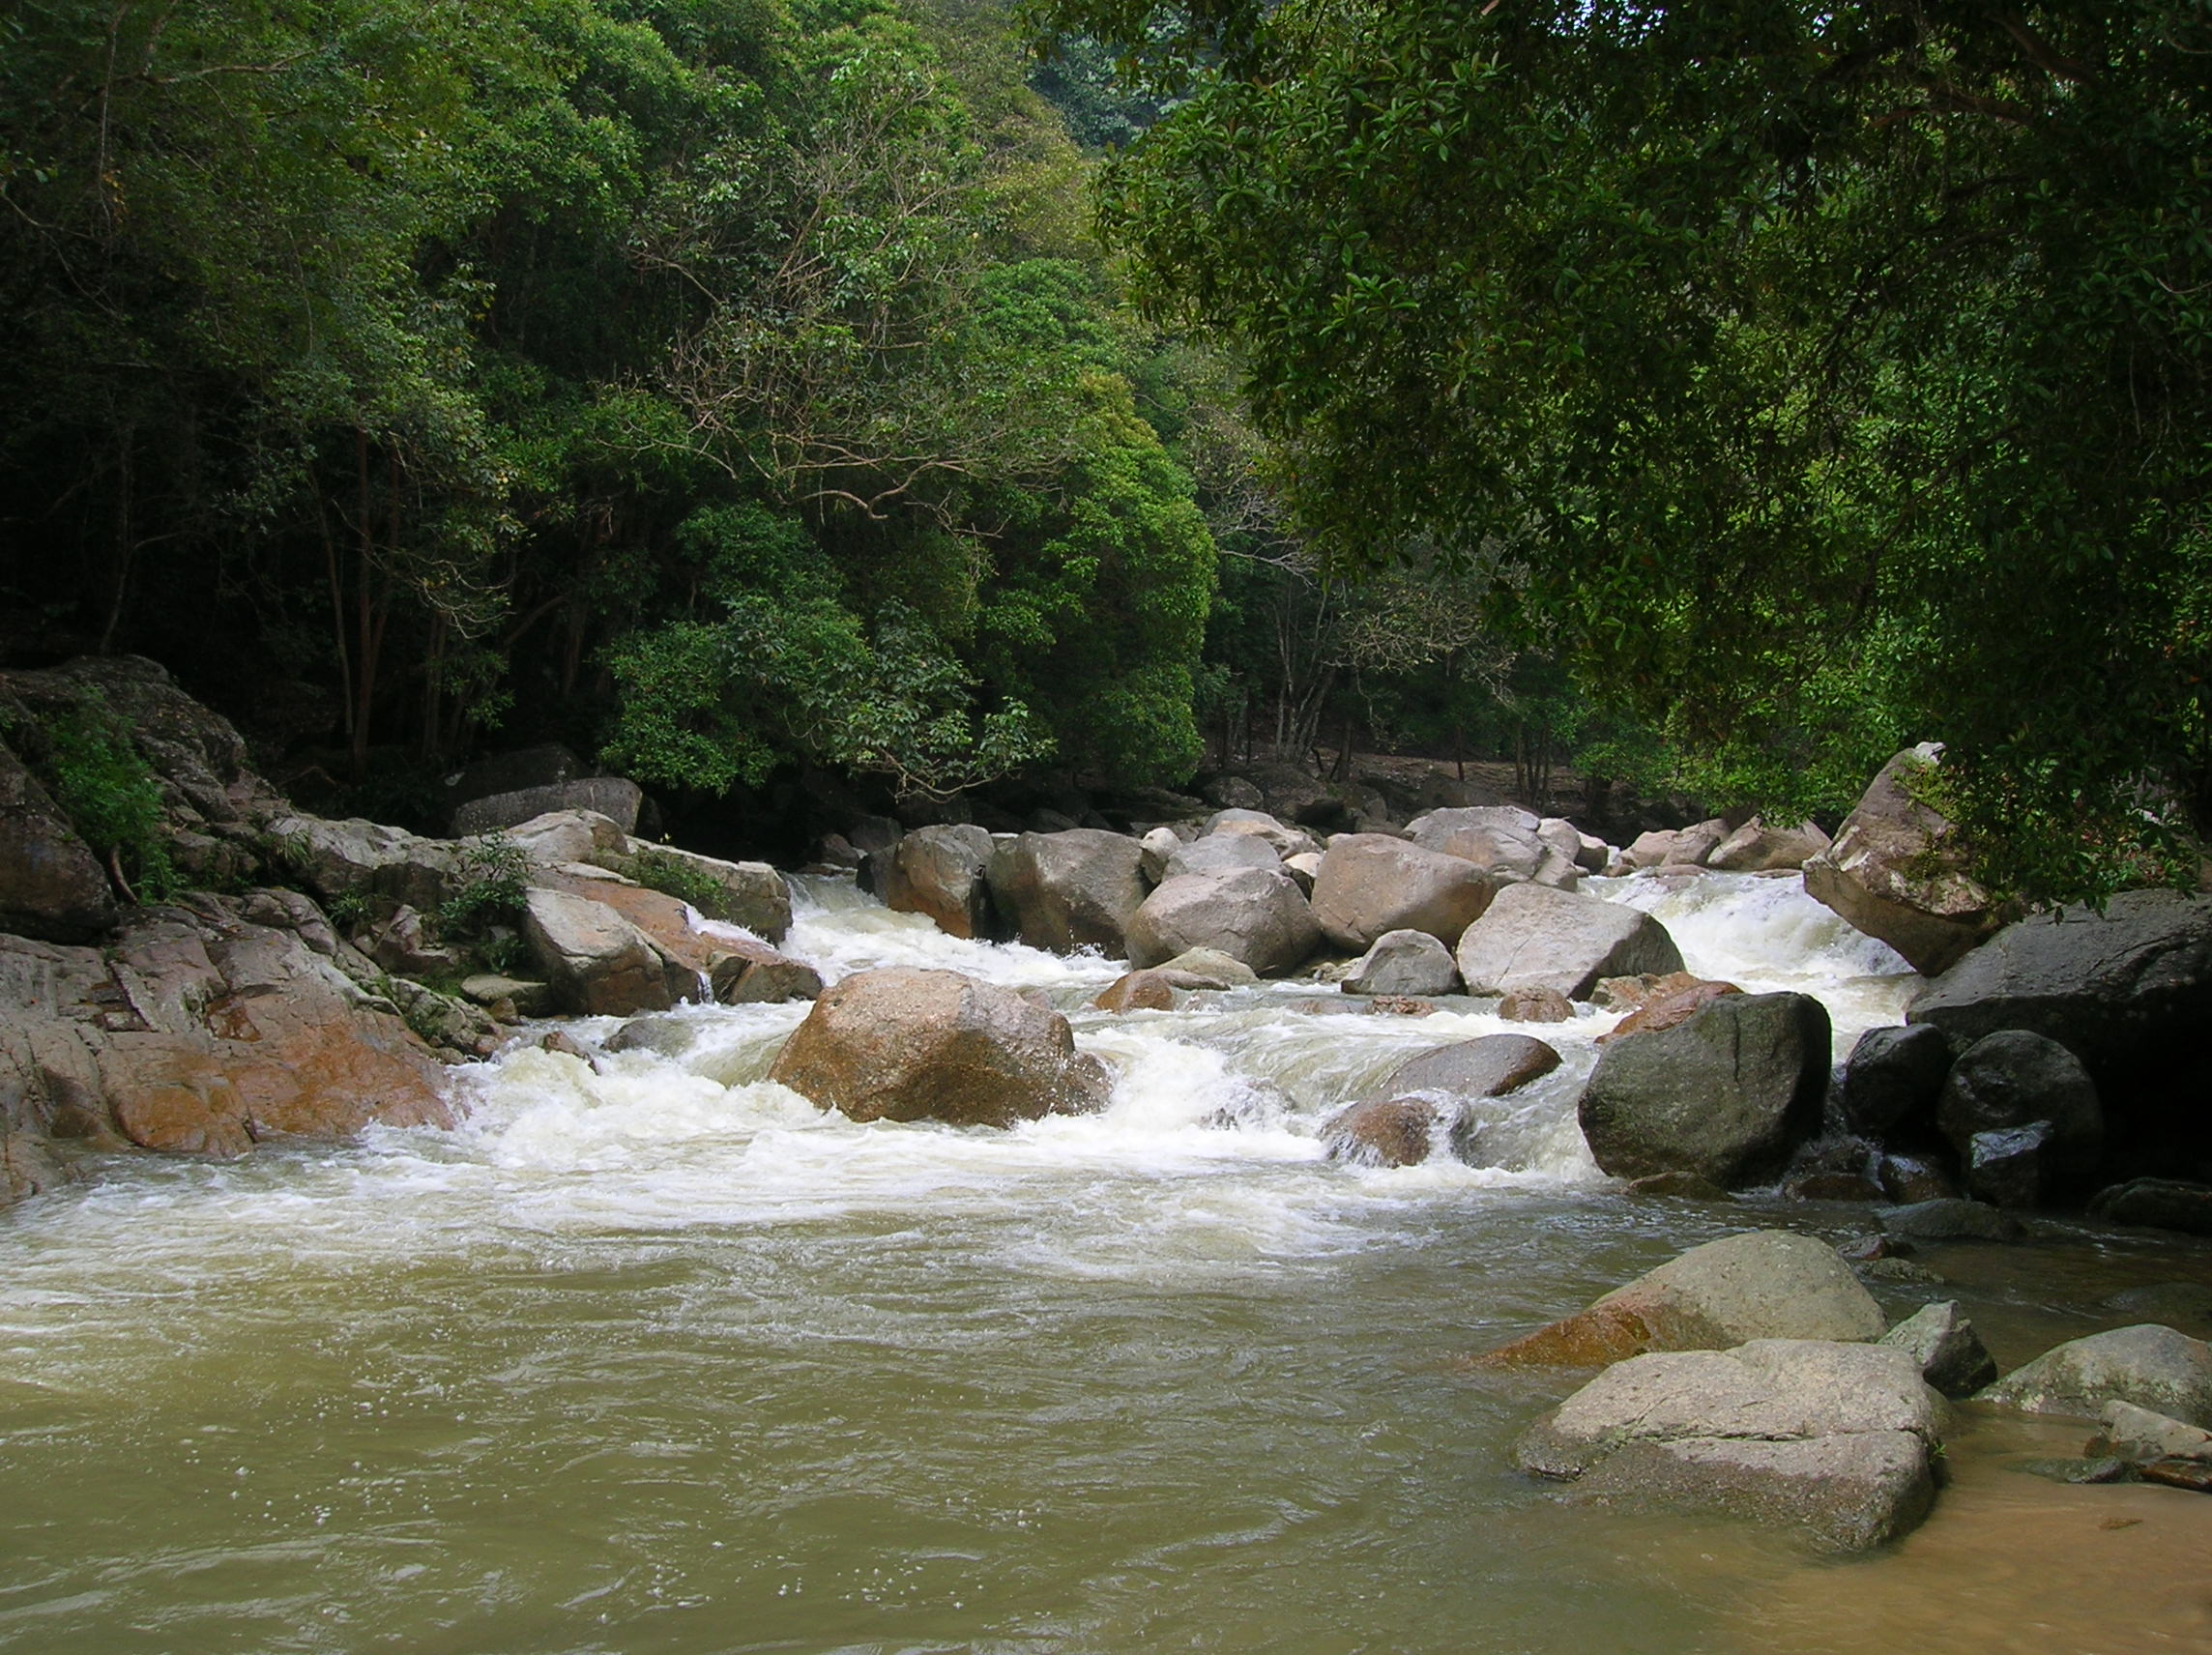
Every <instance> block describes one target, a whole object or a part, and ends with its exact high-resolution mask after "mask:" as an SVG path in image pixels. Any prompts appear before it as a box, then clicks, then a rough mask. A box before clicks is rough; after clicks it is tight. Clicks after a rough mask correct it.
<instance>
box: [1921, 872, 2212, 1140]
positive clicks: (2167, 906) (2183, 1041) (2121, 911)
mask: <svg viewBox="0 0 2212 1655" xmlns="http://www.w3.org/2000/svg"><path fill="white" fill-rule="evenodd" d="M1906 1021H1907V1022H1908V1023H1913V1024H1927V1025H1930V1026H1933V1027H1934V1028H1936V1029H1940V1030H1941V1031H1943V1032H1944V1033H1945V1034H1947V1035H1948V1036H1950V1039H1951V1042H1952V1044H1953V1045H1954V1046H1955V1047H1960V1048H1964V1047H1966V1046H1969V1045H1971V1044H1973V1043H1974V1042H1975V1041H1977V1040H1980V1039H1983V1038H1984V1037H1986V1036H1988V1035H1990V1034H1994V1033H1995V1032H1997V1031H2000V1030H2027V1031H2032V1032H2034V1033H2037V1034H2041V1035H2044V1036H2046V1037H2047V1038H2049V1039H2052V1040H2055V1041H2057V1042H2058V1043H2059V1044H2060V1045H2062V1046H2064V1047H2065V1048H2066V1049H2067V1050H2068V1051H2070V1052H2072V1053H2073V1054H2074V1055H2075V1056H2076V1057H2077V1058H2079V1059H2081V1062H2082V1065H2083V1066H2084V1067H2085V1068H2086V1069H2087V1070H2088V1072H2089V1077H2090V1079H2091V1080H2092V1081H2094V1082H2095V1083H2096V1087H2097V1090H2098V1093H2099V1094H2100V1096H2101V1098H2102V1100H2103V1105H2104V1109H2105V1112H2106V1115H2107V1118H2108V1121H2107V1123H2108V1127H2109V1131H2108V1141H2109V1143H2110V1147H2111V1149H2112V1150H2113V1153H2114V1158H2115V1160H2116V1161H2119V1162H2123V1163H2125V1164H2124V1165H2122V1166H2119V1167H2116V1168H2115V1171H2121V1172H2141V1173H2149V1174H2159V1173H2164V1172H2166V1171H2167V1170H2168V1169H2169V1168H2172V1167H2175V1166H2186V1165H2189V1164H2191V1163H2193V1162H2196V1161H2199V1160H2204V1159H2206V1158H2208V1157H2212V1112H2207V1111H2206V1110H2205V1109H2204V1108H2203V1102H2202V1100H2203V1098H2204V1096H2205V1093H2206V1089H2207V1088H2208V1087H2212V1047H2208V1046H2207V1045H2206V1044H2205V1042H2204V1039H2203V1033H2202V1031H2203V1030H2204V1029H2205V1028H2206V1027H2208V1026H2212V897H2203V896H2184V895H2182V894H2181V893H2180V892H2178V891H2170V890H2124V891H2121V892H2119V893H2118V894H2117V895H2116V896H2114V897H2112V899H2111V900H2110V903H2108V904H2107V906H2106V910H2105V912H2104V913H2103V914H2102V915H2098V914H2095V913H2092V912H2090V911H2088V910H2086V909H2079V908H2070V909H2065V910H2062V911H2060V912H2058V913H2055V914H2039V915H2034V916H2032V917H2030V918H2027V919H2023V920H2021V921H2020V922H2019V923H2018V924H2014V925H2008V926H2006V927H2005V928H2004V929H2003V930H2002V931H1999V932H1998V933H1997V934H1996V935H1995V936H1994V937H1993V938H1991V939H1990V941H1989V942H1987V943H1985V944H1982V945H1981V946H1980V947H1978V948H1976V949H1975V950H1974V951H1973V952H1972V953H1970V954H1968V955H1967V956H1966V957H1965V959H1963V960H1961V961H1960V962H1959V963H1958V964H1957V965H1956V966H1954V967H1952V968H1951V970H1950V971H1948V972H1946V973H1944V974H1943V975H1942V976H1941V977H1939V978H1938V979H1937V980H1936V981H1935V982H1933V983H1930V984H1929V985H1928V986H1927V987H1926V988H1924V989H1922V990H1921V991H1920V993H1919V995H1918V996H1917V997H1916V998H1915V999H1914V1000H1913V1002H1912V1005H1911V1007H1910V1009H1909V1010H1908V1011H1907V1012H1906Z"/></svg>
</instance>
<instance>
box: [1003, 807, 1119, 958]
mask: <svg viewBox="0 0 2212 1655" xmlns="http://www.w3.org/2000/svg"><path fill="white" fill-rule="evenodd" d="M1143 857H1144V847H1143V846H1141V845H1140V844H1138V842H1137V841H1136V840H1134V839H1131V838H1128V837H1127V836H1125V835H1123V834H1121V833H1110V832H1107V831H1106V830H1104V829H1103V828H1097V827H1071V828H1067V829H1065V830H1064V831H1062V832H1058V833H1024V834H1022V835H1021V836H1020V837H1019V838H1016V839H1013V840H1009V841H1001V842H999V843H998V845H997V848H996V850H995V851H994V853H993V855H992V857H991V863H990V867H989V869H988V876H989V880H990V886H991V899H992V901H993V902H994V903H996V904H997V906H998V911H999V916H1000V918H1001V919H1002V920H1003V921H1004V922H1005V923H1006V924H1007V925H1010V926H1011V927H1012V928H1013V930H1014V932H1015V934H1016V935H1017V936H1019V937H1020V938H1021V940H1022V941H1023V942H1024V943H1027V944H1029V945H1030V946H1031V947H1033V948H1047V949H1050V950H1052V951H1053V952H1055V953H1061V954H1070V953H1073V952H1074V951H1075V950H1076V949H1078V948H1083V947H1095V948H1097V949H1099V950H1100V951H1102V952H1103V953H1105V954H1106V955H1107V956H1109V957H1110V958H1114V959H1121V958H1122V957H1124V956H1125V955H1126V954H1127V952H1128V944H1127V943H1126V941H1125V940H1124V932H1125V930H1126V928H1127V926H1128V923H1129V918H1130V916H1131V915H1134V914H1135V913H1136V912H1137V910H1138V909H1139V908H1141V907H1143V906H1144V902H1145V898H1146V896H1147V895H1148V894H1149V890H1148V887H1147V886H1146V884H1145V875H1144V869H1143V865H1142V864H1143Z"/></svg>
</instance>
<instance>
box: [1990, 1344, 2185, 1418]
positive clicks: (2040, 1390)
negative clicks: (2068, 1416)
mask: <svg viewBox="0 0 2212 1655" xmlns="http://www.w3.org/2000/svg"><path fill="white" fill-rule="evenodd" d="M1983 1399H1984V1400H1985V1401H1988V1402H1997V1403H2003V1404H2005V1405H2006V1406H2007V1407H2009V1408H2020V1409H2022V1410H2023V1412H2027V1413H2075V1414H2081V1415H2082V1416H2084V1417H2087V1416H2089V1415H2093V1414H2095V1413H2096V1412H2098V1411H2099V1410H2100V1409H2101V1408H2104V1407H2105V1405H2106V1404H2107V1403H2110V1402H2129V1403H2133V1404H2135V1405H2136V1407H2138V1408H2149V1409H2150V1410H2151V1411H2152V1412H2154V1413H2163V1414H2166V1415H2167V1416H2168V1417H2169V1418H2172V1419H2178V1420H2181V1421H2183V1422H2184V1423H2186V1424H2189V1425H2195V1426H2198V1427H2202V1428H2212V1345H2207V1344H2205V1342H2204V1341H2203V1340H2201V1339H2192V1338H2190V1337H2189V1335H2188V1334H2186V1333H2179V1332H2176V1331H2175V1330H2174V1329H2173V1328H2170V1327H2162V1326H2159V1325H2158V1324H2157V1323H2155V1322H2143V1323H2140V1324H2139V1325H2137V1326H2134V1327H2116V1328H2114V1329H2112V1331H2110V1333H2092V1334H2091V1335H2089V1337H2088V1338H2086V1339H2070V1340H2068V1341H2067V1342H2066V1343H2065V1344H2063V1345H2060V1346H2058V1347H2056V1348H2055V1349H2053V1350H2047V1351H2045V1352H2044V1353H2043V1354H2042V1355H2040V1356H2038V1357H2037V1358H2036V1359H2035V1360H2034V1361H2032V1362H2030V1363H2028V1364H2027V1365H2026V1366H2025V1367H2023V1368H2016V1369H2015V1370H2014V1371H2013V1372H2011V1373H2009V1374H2007V1375H2006V1376H2005V1377H2004V1378H2003V1379H1999V1380H1998V1381H1997V1382H1996V1383H1995V1384H1994V1385H1992V1386H1991V1387H1990V1388H1989V1389H1988V1390H1987V1391H1986V1392H1984V1393H1983Z"/></svg>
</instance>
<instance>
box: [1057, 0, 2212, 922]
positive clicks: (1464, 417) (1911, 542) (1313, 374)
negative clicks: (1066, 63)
mask: <svg viewBox="0 0 2212 1655" xmlns="http://www.w3.org/2000/svg"><path fill="white" fill-rule="evenodd" d="M1039 18H1040V22H1041V23H1042V25H1043V26H1045V27H1048V28H1051V29H1055V30H1059V31H1062V32H1064V33H1068V34H1071V35H1077V36H1080V37H1081V38H1083V39H1084V40H1086V41H1087V42H1092V43H1103V44H1104V45H1105V46H1106V47H1107V48H1109V49H1111V50H1113V51H1114V52H1116V53H1117V54H1118V55H1119V56H1120V58H1121V63H1122V65H1123V69H1124V73H1127V74H1128V75H1129V76H1131V78H1132V79H1134V80H1137V81H1139V82H1141V83H1143V84H1146V85H1148V86H1150V88H1152V89H1153V91H1154V92H1155V94H1156V95H1158V96H1160V97H1162V98H1167V97H1173V98H1174V99H1176V100H1178V101H1179V106H1178V107H1176V108H1175V109H1174V110H1173V111H1172V112H1171V113H1169V114H1168V115H1167V116H1166V118H1165V119H1164V120H1163V121H1162V122H1161V123H1160V124H1159V125H1157V126H1156V127H1154V128H1153V129H1152V130H1151V131H1149V132H1148V133H1146V134H1145V136H1144V137H1143V138H1142V139H1140V140H1139V141H1138V142H1136V143H1135V144H1133V145H1132V146H1131V147H1130V148H1129V150H1128V151H1127V153H1126V154H1125V155H1124V156H1123V157H1121V159H1120V160H1118V161H1117V162H1116V164H1115V165H1114V167H1113V169H1112V171H1111V173H1110V175H1109V177H1108V180H1107V215H1108V218H1109V221H1110V224H1111V227H1112V229H1113V232H1114V233H1115V235H1116V237H1117V238H1118V239H1119V241H1120V242H1121V244H1122V245H1124V246H1125V247H1128V248H1129V249H1130V250H1131V251H1132V252H1133V254H1134V255H1135V260H1136V266H1137V274H1138V277H1139V280H1140V282H1141V283H1142V297H1143V299H1144V301H1145V303H1146V305H1147V308H1148V310H1149V311H1150V313H1151V314H1152V315H1154V316H1155V317H1159V318H1163V319H1173V320H1176V321H1179V322H1182V323H1185V324H1190V325H1195V326H1197V327H1200V328H1203V329H1209V330H1216V331H1219V332H1220V333H1221V334H1225V335H1226V336H1227V337H1229V338H1230V339H1232V340H1233V341H1234V343H1235V345H1236V346H1237V349H1238V350H1239V351H1240V352H1241V353H1242V355H1243V360H1244V362H1245V363H1246V364H1247V366H1248V370H1249V372H1248V379H1247V389H1248V391H1249V393H1250V396H1251V402H1252V408H1253V412H1254V415H1255V418H1256V420H1257V421H1258V422H1259V424H1260V426H1261V427H1262V429H1263V430H1264V432H1265V433H1266V434H1267V435H1268V436H1271V437H1273V438H1275V439H1277V440H1279V441H1280V442H1281V443H1283V444H1284V445H1285V446H1286V447H1287V449H1288V450H1289V455H1290V458H1289V463H1288V466H1287V475H1288V477H1289V479H1290V484H1291V489H1292V493H1293V497H1294V503H1295V507H1296V509H1297V512H1298V514H1299V516H1300V518H1301V519H1302V521H1303V522H1304V523H1306V524H1307V525H1308V526H1310V527H1311V528H1313V529H1315V530H1316V531H1318V532H1320V533H1321V534H1323V535H1324V537H1325V538H1326V540H1327V541H1328V542H1329V544H1330V545H1331V546H1332V548H1333V550H1334V552H1335V554H1336V555H1338V556H1340V557H1347V558H1353V559H1369V560H1380V561H1388V560H1390V559H1392V558H1393V557H1398V556H1401V555H1403V553H1404V552H1405V551H1406V549H1407V548H1418V549H1420V554H1421V555H1422V556H1424V557H1431V558H1433V557H1436V556H1438V555H1440V554H1441V555H1442V556H1444V557H1445V558H1446V559H1447V560H1448V561H1450V562H1451V563H1452V564H1453V565H1454V566H1460V567H1463V568H1467V569H1470V570H1471V571H1473V572H1474V573H1475V574H1476V576H1477V577H1478V578H1484V579H1486V580H1487V581H1488V583H1489V590H1490V593H1491V595H1492V599H1493V604H1494V608H1495V610H1496V612H1497V614H1498V615H1499V617H1500V618H1502V619H1506V620H1509V621H1510V622H1511V623H1513V624H1518V625H1519V626H1520V627H1522V628H1524V629H1525V632H1526V633H1528V634H1529V635H1533V636H1537V637H1541V638H1544V639H1547V640H1549V641H1550V643H1551V644H1552V646H1553V647H1554V648H1555V649H1556V650H1557V652H1558V653H1559V654H1560V655H1561V656H1562V657H1563V658H1564V659H1565V660H1566V661H1567V662H1569V663H1570V664H1571V665H1572V666H1573V667H1574V668H1575V669H1576V670H1577V671H1578V672H1579V673H1580V674H1582V675H1583V677H1584V678H1585V680H1586V682H1590V683H1592V684H1594V685H1596V686H1598V687H1599V688H1600V689H1601V690H1602V691H1604V692H1605V693H1606V694H1608V695H1610V696H1612V697H1614V698H1615V699H1617V700H1618V701H1620V702H1622V703H1625V704H1627V705H1629V706H1631V707H1633V708H1634V709H1636V710H1637V711H1640V712H1641V713H1642V714H1643V715H1644V717H1646V718H1647V719H1649V720H1651V721H1652V722H1654V723H1655V724H1657V725H1660V726H1662V727H1664V728H1665V729H1666V730H1668V731H1670V732H1671V733H1673V734H1674V735H1675V736H1677V737H1678V738H1680V739H1681V740H1683V741H1685V742H1686V743H1688V744H1689V745H1691V746H1692V747H1694V748H1696V749H1697V750H1699V751H1701V752H1703V753H1704V754H1705V755H1707V758H1708V767H1709V768H1708V769H1707V771H1706V773H1707V775H1708V777H1709V778H1710V779H1711V780H1712V782H1713V783H1714V787H1715V791H1717V792H1723V793H1726V792H1736V791H1740V792H1743V793H1747V794H1750V795H1755V796H1761V797H1765V798H1769V799H1774V800H1782V799H1790V798H1794V799H1796V800H1798V801H1799V802H1802V803H1805V804H1832V802H1833V801H1834V799H1835V798H1837V797H1838V796H1839V792H1840V791H1842V790H1844V789H1846V788H1848V786H1849V785H1851V784H1852V783H1854V782H1855V780H1856V778H1858V777H1860V776H1863V774H1864V773H1865V769H1866V767H1867V766H1868V765H1869V764H1870V763H1871V762H1874V761H1875V760H1877V758H1878V756H1879V755H1880V754H1882V753H1884V752H1886V751H1888V750H1889V749H1891V748H1892V747H1894V746H1895V745H1896V744H1898V743H1899V742H1900V741H1902V740H1918V739H1922V738H1927V737H1936V738H1940V739H1942V740H1945V741H1947V742H1948V743H1950V752H1949V758H1948V760H1947V765H1946V787H1947V790H1948V793H1949V796H1950V802H1951V803H1952V805H1953V807H1954V808H1955V809H1957V810H1959V811H1961V812H1963V813H1964V814H1965V816H1966V817H1967V818H1968V819H1969V821H1970V822H1972V823H1973V825H1974V826H1976V827H1978V828H1979V829H1980V830H1981V832H1982V835H1983V839H1984V842H1985V844H1987V845H1988V846H1989V847H1990V848H1991V849H1992V850H1993V852H1995V853H1997V857H1996V860H1997V867H1998V871H1999V872H2001V873H2006V874H2009V875H2010V877H2011V878H2012V880H2013V881H2014V882H2015V883H2016V884H2018V885H2019V886H2022V887H2023V888H2025V889H2027V890H2029V891H2031V892H2034V891H2043V892H2049V891H2066V890H2079V889H2081V888H2085V887H2094V886H2097V885H2099V884H2100V883H2102V882H2104V881H2108V880H2110V879H2111V878H2114V877H2117V875H2118V871H2119V866H2120V864H2121V863H2123V862H2124V861H2125V860H2126V859H2127V857H2128V854H2129V852H2130V850H2131V849H2132V848H2133V847H2135V846H2136V845H2137V844H2138V843H2139V841H2141V840H2143V839H2144V838H2145V837H2146V835H2147V837H2148V838H2149V839H2150V840H2152V841H2153V842H2154V843H2155V842H2157V841H2159V840H2160V838H2161V833H2160V827H2161V824H2162V823H2163V824H2164V825H2167V826H2168V827H2181V826H2185V825H2187V824H2190V823H2194V824H2196V825H2197V827H2202V826H2203V824H2204V822H2205V820H2206V817H2207V814H2208V812H2212V727H2208V724H2207V719H2206V712H2207V703H2206V694H2207V691H2206V684H2205V680H2206V670H2207V667H2208V666H2212V650H2208V640H2207V638H2206V635H2205V632H2204V624H2205V620H2206V598H2207V592H2208V587H2207V580H2206V574H2207V569H2206V561H2205V560H2206V551H2207V540H2206V532H2205V531H2206V524H2205V508H2206V481H2207V478H2208V476H2212V472H2208V468H2207V459H2206V455H2207V438H2208V436H2212V400H2208V399H2207V396H2206V389H2207V386H2206V370H2207V366H2208V363H2212V355H2208V351H2212V239H2208V236H2207V231H2208V227H2212V226H2208V218H2207V208H2208V206H2212V175H2208V173H2207V167H2206V160H2205V157H2206V156H2207V154H2212V20H2208V19H2207V17H2206V15H2205V14H2204V12H2203V11H2202V9H2201V8H2199V7H2197V6H2195V5H2187V4H2179V3H2168V0H2136V3H2125V4H2102V5H2048V6H2031V7H2025V8H2022V9H2018V10H2007V9H2003V8H1987V7H1982V6H1979V5H1975V6H1966V5H1941V4H1938V5H1933V6H1919V5H1915V6H1909V7H1908V6H1902V5H1895V4H1888V3H1875V4H1866V5H1847V6H1832V5H1814V4H1800V3H1795V0H1734V3H1731V4H1723V5H1720V6H1717V7H1716V6H1700V7H1692V8H1656V7H1649V6H1644V5H1636V4H1627V5H1610V4H1598V5H1590V4H1586V0H1571V3H1555V0H1502V3H1496V4H1489V5H1481V6H1473V5H1460V4H1454V3H1443V0H1411V3H1391V4H1376V3H1372V0H1286V3H1282V4H1266V5H1262V4H1258V3H1256V0H1192V3H1191V4H1189V5H1188V6H1185V7H1179V8H1161V7H1154V6H1151V5H1149V4H1145V3H1142V0H1050V3H1048V4H1046V5H1044V6H1042V7H1041V8H1040V13H1039ZM2146 813H2147V817H2146Z"/></svg>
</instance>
